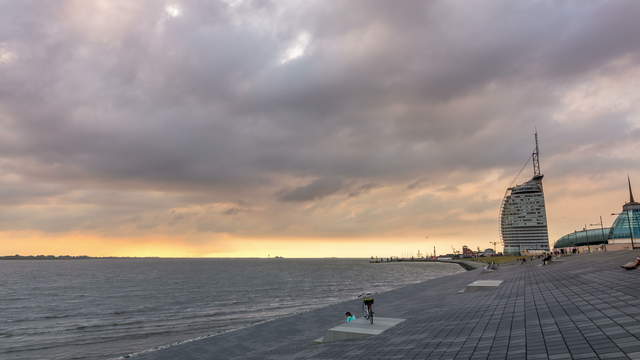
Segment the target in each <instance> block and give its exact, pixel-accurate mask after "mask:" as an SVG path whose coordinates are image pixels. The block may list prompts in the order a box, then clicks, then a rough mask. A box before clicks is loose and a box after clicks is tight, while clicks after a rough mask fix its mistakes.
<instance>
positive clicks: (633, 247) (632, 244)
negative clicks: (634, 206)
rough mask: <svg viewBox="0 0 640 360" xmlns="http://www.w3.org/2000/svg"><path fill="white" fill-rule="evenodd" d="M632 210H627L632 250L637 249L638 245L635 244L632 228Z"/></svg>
mask: <svg viewBox="0 0 640 360" xmlns="http://www.w3.org/2000/svg"><path fill="white" fill-rule="evenodd" d="M630 213H631V210H627V221H628V222H629V235H630V236H631V250H635V249H636V245H635V244H634V243H633V227H631V215H629V214H630Z"/></svg>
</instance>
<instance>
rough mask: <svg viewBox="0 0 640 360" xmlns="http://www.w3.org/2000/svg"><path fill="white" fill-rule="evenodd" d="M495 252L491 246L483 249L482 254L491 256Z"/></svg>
mask: <svg viewBox="0 0 640 360" xmlns="http://www.w3.org/2000/svg"><path fill="white" fill-rule="evenodd" d="M495 254H496V252H495V250H493V249H492V248H488V249H484V255H485V256H492V255H495Z"/></svg>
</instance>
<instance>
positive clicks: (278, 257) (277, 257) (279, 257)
mask: <svg viewBox="0 0 640 360" xmlns="http://www.w3.org/2000/svg"><path fill="white" fill-rule="evenodd" d="M275 258H276V259H284V258H283V257H282V256H277V255H276V257H275Z"/></svg>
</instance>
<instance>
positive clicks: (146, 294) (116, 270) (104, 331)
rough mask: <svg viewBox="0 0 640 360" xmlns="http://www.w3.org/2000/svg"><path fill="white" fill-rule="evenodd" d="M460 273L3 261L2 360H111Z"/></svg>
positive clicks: (347, 262)
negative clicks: (367, 293)
mask: <svg viewBox="0 0 640 360" xmlns="http://www.w3.org/2000/svg"><path fill="white" fill-rule="evenodd" d="M460 271H462V269H461V268H459V267H458V265H455V264H440V263H408V262H400V263H383V264H370V263H369V262H368V261H367V260H365V259H109V260H70V261H66V260H5V261H0V359H3V360H5V359H6V360H9V359H11V360H23V359H24V360H27V359H28V360H33V359H51V360H56V359H87V360H91V359H112V358H118V357H121V356H124V355H127V354H132V353H136V352H140V351H145V350H149V349H154V348H158V347H162V346H167V345H169V344H174V343H177V342H181V341H189V339H194V338H199V337H203V336H215V335H216V334H220V333H224V332H227V331H233V330H236V329H240V328H243V327H247V326H251V325H254V324H257V323H260V322H263V321H268V320H272V319H276V318H278V317H282V316H287V315H291V314H295V313H299V312H303V311H308V310H312V309H316V308H319V307H322V306H326V305H328V304H333V303H337V302H340V301H345V300H351V299H354V298H355V297H356V296H357V295H358V294H360V293H362V292H382V291H387V290H391V289H393V288H397V287H400V286H403V285H406V284H410V283H415V282H420V281H424V280H427V279H431V278H435V277H440V276H445V275H449V274H453V273H456V272H460Z"/></svg>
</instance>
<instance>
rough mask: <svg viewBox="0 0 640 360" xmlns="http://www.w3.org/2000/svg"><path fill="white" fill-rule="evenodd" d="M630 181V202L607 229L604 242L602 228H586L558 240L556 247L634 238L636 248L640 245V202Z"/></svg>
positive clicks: (617, 241)
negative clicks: (635, 196) (634, 195)
mask: <svg viewBox="0 0 640 360" xmlns="http://www.w3.org/2000/svg"><path fill="white" fill-rule="evenodd" d="M627 180H628V182H629V202H627V203H626V204H624V205H623V206H622V212H621V213H620V214H617V215H618V217H616V219H615V220H614V222H613V225H612V226H611V228H608V229H605V231H606V234H607V236H606V239H605V241H604V242H603V231H602V229H593V230H584V231H577V232H574V233H569V234H567V235H565V236H563V237H561V238H560V239H558V241H556V243H555V245H554V247H555V248H563V247H573V246H585V245H597V244H603V243H605V244H629V243H631V242H632V241H631V240H632V239H633V243H634V245H635V247H636V248H638V247H640V203H638V202H636V201H635V199H634V198H633V191H632V190H631V180H630V179H627Z"/></svg>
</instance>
